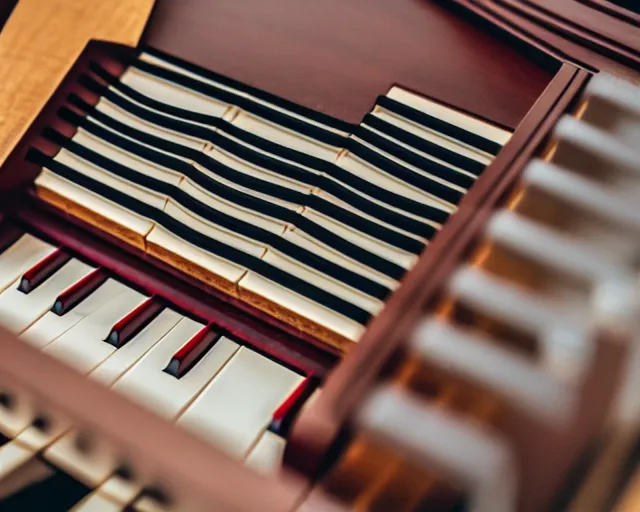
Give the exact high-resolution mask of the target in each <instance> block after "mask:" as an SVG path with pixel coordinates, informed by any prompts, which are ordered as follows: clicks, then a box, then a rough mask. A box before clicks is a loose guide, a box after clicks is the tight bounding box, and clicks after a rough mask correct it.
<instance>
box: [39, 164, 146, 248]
mask: <svg viewBox="0 0 640 512" xmlns="http://www.w3.org/2000/svg"><path fill="white" fill-rule="evenodd" d="M35 184H36V185H37V186H39V187H42V188H44V189H47V190H49V191H51V192H55V193H56V194H58V195H59V196H62V197H64V198H65V199H68V200H70V201H72V202H74V203H76V204H80V205H84V206H88V208H89V209H90V210H91V211H92V212H94V213H96V214H97V215H99V216H101V217H104V218H106V219H109V220H111V221H113V222H115V223H116V224H118V225H120V226H123V227H125V228H126V229H128V230H130V231H133V232H134V233H136V234H137V235H138V236H140V237H144V236H146V235H147V233H149V231H151V228H152V227H153V222H152V221H151V220H149V219H147V218H146V217H142V216H141V215H138V214H137V213H133V212H132V211H130V210H127V209H125V208H123V207H122V206H121V205H119V204H116V203H113V202H111V201H109V200H107V199H105V198H104V197H102V196H99V195H98V194H95V193H93V192H91V191H89V190H87V189H85V188H82V187H79V186H78V185H76V184H75V183H73V182H71V181H69V180H67V179H65V178H62V177H60V176H58V175H57V174H55V173H53V172H51V171H49V170H48V169H46V168H44V169H43V170H42V172H41V173H40V175H39V176H38V177H37V178H36V181H35Z"/></svg>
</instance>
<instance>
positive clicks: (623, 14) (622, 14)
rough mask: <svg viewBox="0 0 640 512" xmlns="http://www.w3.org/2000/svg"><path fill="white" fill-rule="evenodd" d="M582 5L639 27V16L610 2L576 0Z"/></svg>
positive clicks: (603, 0) (607, 0) (605, 0)
mask: <svg viewBox="0 0 640 512" xmlns="http://www.w3.org/2000/svg"><path fill="white" fill-rule="evenodd" d="M578 1H579V2H581V3H583V4H584V5H588V6H590V7H593V8H594V9H597V10H599V11H601V12H605V13H607V14H610V15H612V16H615V17H616V18H620V19H621V20H624V21H626V22H628V23H631V24H632V25H635V26H637V27H640V14H638V13H635V12H633V11H630V10H629V9H625V8H624V7H620V6H619V5H616V4H615V3H613V2H612V1H611V0H578Z"/></svg>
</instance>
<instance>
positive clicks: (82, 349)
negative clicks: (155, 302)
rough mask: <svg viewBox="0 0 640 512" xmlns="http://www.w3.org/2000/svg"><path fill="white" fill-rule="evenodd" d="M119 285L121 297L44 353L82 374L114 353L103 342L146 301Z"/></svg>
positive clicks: (111, 348)
mask: <svg viewBox="0 0 640 512" xmlns="http://www.w3.org/2000/svg"><path fill="white" fill-rule="evenodd" d="M120 286H122V288H124V290H123V291H122V292H121V293H120V294H118V295H117V296H116V297H114V298H113V299H111V300H110V301H109V302H108V303H106V304H105V305H103V306H102V307H101V308H98V309H97V310H96V311H94V312H93V313H92V314H90V315H89V316H87V317H86V318H84V319H83V320H81V321H80V322H78V323H77V324H76V325H75V326H73V327H72V328H71V329H69V330H68V331H67V332H65V333H64V334H63V335H62V336H60V337H59V338H58V339H56V340H54V341H53V342H51V343H50V344H49V345H47V346H46V347H45V348H44V351H45V352H47V353H48V354H49V355H52V356H54V357H56V358H58V359H60V360H62V361H64V362H66V363H68V364H70V365H71V366H73V367H74V368H76V369H77V370H78V371H80V372H82V373H85V374H86V373H89V372H90V371H91V370H93V369H94V368H95V367H96V366H98V365H99V364H100V363H101V362H102V361H104V360H105V359H106V358H108V357H109V356H110V355H111V354H113V352H115V351H116V350H117V349H116V348H115V347H114V346H113V345H110V344H109V343H105V341H104V340H105V339H106V338H107V336H108V335H109V332H110V331H111V328H112V327H113V326H114V324H116V323H117V322H118V321H119V320H120V319H122V318H123V317H124V316H126V315H127V314H128V313H130V312H131V311H133V310H134V309H136V308H137V307H138V306H139V305H140V304H142V303H143V302H144V301H145V300H146V299H147V297H145V296H144V295H142V294H141V293H138V292H136V291H135V290H132V289H130V288H126V287H125V286H124V285H120Z"/></svg>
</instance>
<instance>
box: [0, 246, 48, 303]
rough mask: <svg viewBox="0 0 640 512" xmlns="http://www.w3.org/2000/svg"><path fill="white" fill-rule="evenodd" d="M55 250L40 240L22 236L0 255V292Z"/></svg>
mask: <svg viewBox="0 0 640 512" xmlns="http://www.w3.org/2000/svg"><path fill="white" fill-rule="evenodd" d="M55 250H56V248H55V247H54V246H52V245H49V244H48V243H46V242H43V241H42V240H38V239H37V238H35V237H33V236H31V235H22V237H21V238H20V240H18V241H17V242H16V243H14V244H13V245H12V246H11V247H9V248H8V249H6V250H5V251H4V252H2V254H0V292H2V291H4V290H5V289H6V288H7V287H8V286H9V285H10V284H11V283H13V282H14V281H15V280H16V279H18V278H20V277H21V276H22V274H24V273H25V272H26V271H27V270H29V269H30V268H31V267H33V266H34V265H35V264H36V263H38V262H39V261H42V260H43V259H45V258H46V257H47V256H49V255H50V254H51V253H52V252H53V251H55Z"/></svg>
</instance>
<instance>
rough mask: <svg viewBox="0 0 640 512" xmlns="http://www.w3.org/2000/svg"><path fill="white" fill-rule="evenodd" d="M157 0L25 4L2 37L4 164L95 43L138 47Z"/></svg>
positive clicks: (0, 150)
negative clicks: (84, 53)
mask: <svg viewBox="0 0 640 512" xmlns="http://www.w3.org/2000/svg"><path fill="white" fill-rule="evenodd" d="M153 5H154V0H100V1H99V2H88V1H86V0H55V1H54V0H48V1H45V2H43V1H41V0H22V1H20V2H19V3H18V5H17V6H16V7H15V9H14V10H13V12H12V14H11V16H10V18H9V20H8V21H7V23H6V25H5V26H4V28H3V30H2V32H1V33H0V84H2V86H1V89H0V112H1V113H2V115H0V166H1V165H3V164H4V163H5V161H6V160H7V158H8V157H9V155H10V154H11V152H12V151H13V149H14V148H15V147H16V145H17V144H18V143H19V142H20V140H21V139H22V137H23V136H24V134H25V133H26V131H27V129H28V128H29V126H30V125H31V124H32V123H33V122H34V120H35V119H36V117H37V116H38V114H39V113H40V112H41V111H42V109H43V108H44V106H45V105H46V103H47V102H48V101H49V98H50V97H51V96H52V94H53V93H54V91H55V90H56V89H57V87H58V86H59V85H60V83H61V82H62V80H63V79H64V77H65V75H66V74H67V73H68V72H69V70H70V69H71V67H72V66H73V65H74V63H75V62H76V61H77V60H78V57H79V56H80V54H81V53H82V51H83V50H84V48H85V47H86V46H87V44H88V43H89V42H90V41H91V40H94V39H97V40H103V41H107V42H113V43H118V44H122V45H127V46H131V47H133V46H136V45H137V44H138V41H139V40H140V37H141V36H142V32H143V30H144V28H145V25H146V23H147V20H148V18H149V15H150V14H151V9H152V7H153Z"/></svg>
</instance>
